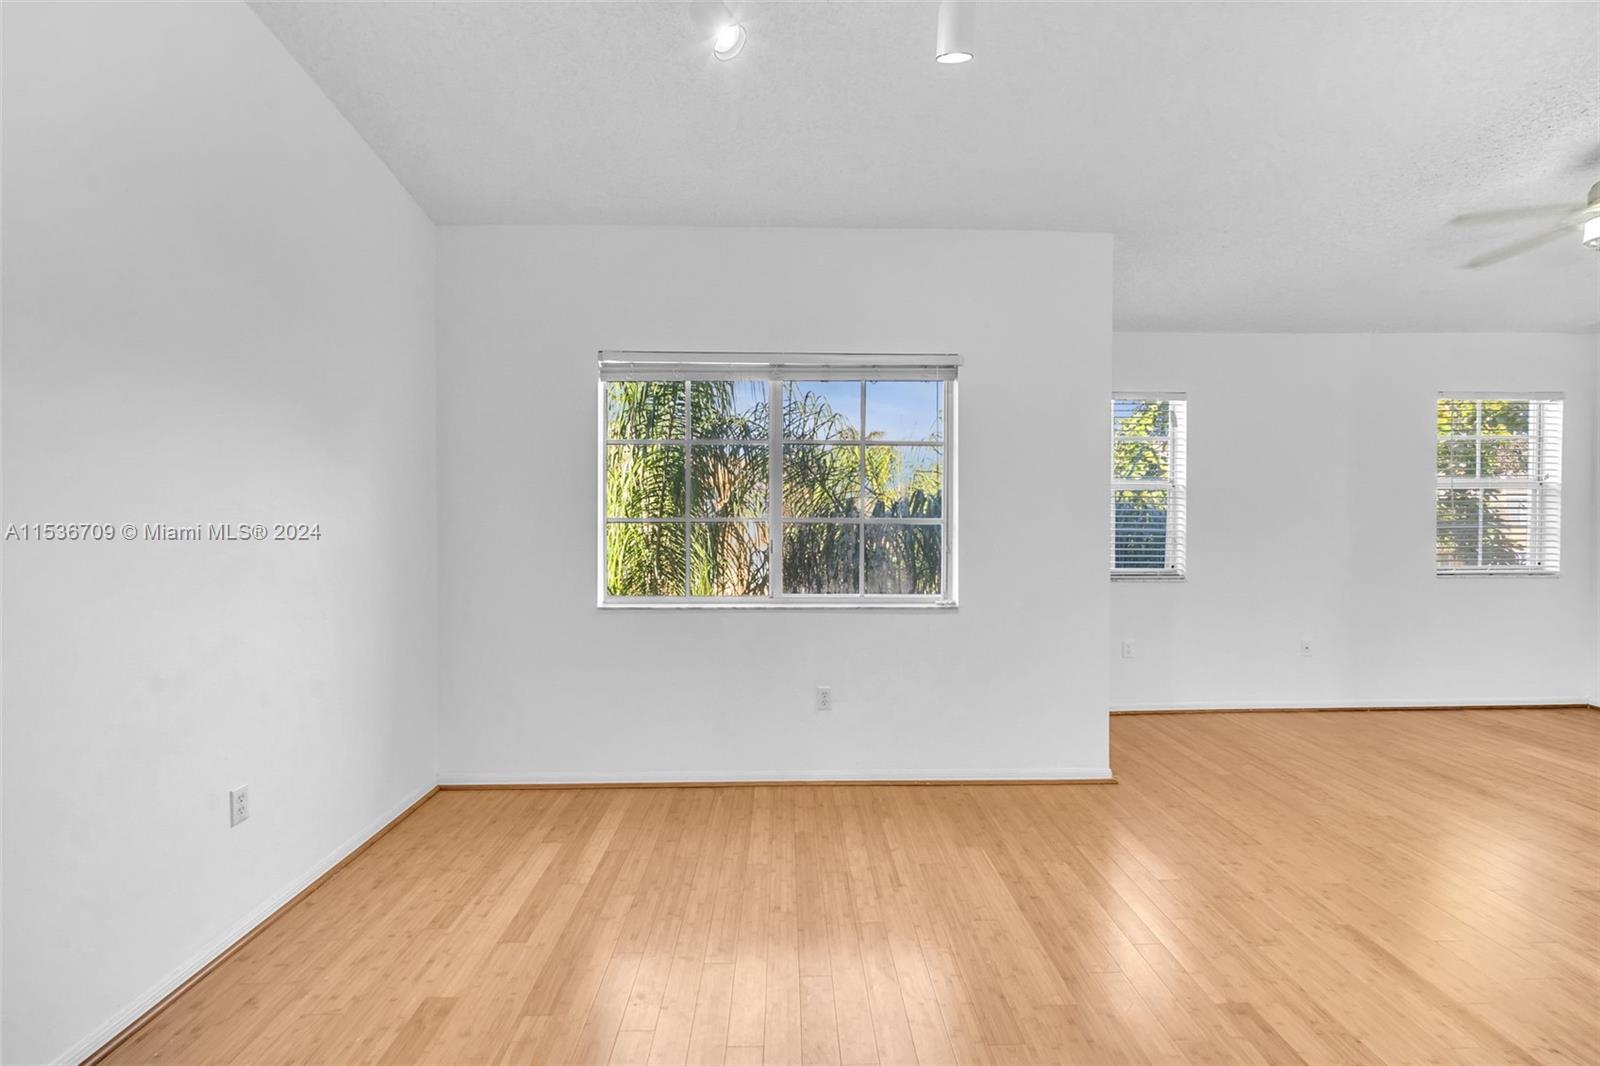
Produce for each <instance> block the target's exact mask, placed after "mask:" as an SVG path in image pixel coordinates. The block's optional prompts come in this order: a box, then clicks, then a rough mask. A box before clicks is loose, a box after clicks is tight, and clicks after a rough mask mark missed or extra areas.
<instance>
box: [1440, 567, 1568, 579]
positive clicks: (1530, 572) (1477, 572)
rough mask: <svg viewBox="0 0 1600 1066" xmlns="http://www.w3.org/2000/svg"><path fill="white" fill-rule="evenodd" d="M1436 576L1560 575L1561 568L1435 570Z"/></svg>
mask: <svg viewBox="0 0 1600 1066" xmlns="http://www.w3.org/2000/svg"><path fill="white" fill-rule="evenodd" d="M1434 576H1435V577H1560V576H1561V571H1559V570H1518V569H1514V568H1511V567H1506V568H1505V569H1501V570H1435V571H1434Z"/></svg>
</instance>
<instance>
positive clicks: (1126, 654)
mask: <svg viewBox="0 0 1600 1066" xmlns="http://www.w3.org/2000/svg"><path fill="white" fill-rule="evenodd" d="M1122 657H1123V658H1124V659H1131V658H1133V641H1131V640H1125V641H1123V642H1122Z"/></svg>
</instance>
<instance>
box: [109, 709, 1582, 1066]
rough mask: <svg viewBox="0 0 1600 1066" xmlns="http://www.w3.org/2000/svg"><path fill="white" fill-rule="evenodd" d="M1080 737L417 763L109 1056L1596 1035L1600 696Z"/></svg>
mask: <svg viewBox="0 0 1600 1066" xmlns="http://www.w3.org/2000/svg"><path fill="white" fill-rule="evenodd" d="M1112 737H1113V764H1112V765H1113V767H1114V768H1115V770H1116V773H1117V775H1118V777H1119V779H1120V784H1116V785H1095V786H1073V785H1004V786H848V785H831V786H789V787H717V788H653V789H639V788H633V789H582V790H522V791H509V790H508V791H470V792H441V793H439V794H438V795H436V796H435V797H433V798H432V799H431V800H429V801H428V802H426V803H425V804H423V805H422V806H421V807H420V808H418V810H417V811H416V812H415V813H414V814H413V815H411V817H410V818H408V819H407V820H406V821H404V822H403V823H401V824H400V825H399V826H398V827H396V828H395V830H394V831H393V832H391V833H389V834H388V835H387V836H385V837H383V838H382V839H381V840H379V841H378V842H377V843H376V844H374V845H373V847H372V848H370V849H369V850H368V851H367V852H366V853H365V854H363V855H361V856H360V857H359V858H357V859H356V860H355V861H354V862H352V863H351V864H350V865H349V866H347V867H346V868H345V869H343V870H341V871H340V872H339V873H337V874H336V875H335V876H333V877H332V878H330V879H329V880H328V881H327V882H326V883H325V884H324V885H323V886H322V887H321V888H319V889H318V890H317V891H315V892H314V893H312V894H311V895H310V896H308V897H307V898H306V899H305V900H304V901H303V902H301V903H300V904H298V905H297V906H295V907H294V908H293V909H291V910H290V911H289V912H288V913H286V914H285V915H284V916H283V917H282V918H280V919H279V920H278V921H277V922H275V923H274V924H273V925H272V926H271V927H270V928H268V929H267V930H266V931H264V932H263V934H262V935H261V936H259V937H257V938H256V939H255V940H254V941H252V942H251V943H250V944H248V945H247V946H246V947H245V948H244V949H242V950H241V951H240V952H239V953H237V954H236V955H235V956H234V957H233V958H231V959H229V960H228V961H226V962H225V963H224V964H223V965H221V966H220V967H218V968H217V969H216V970H215V971H213V972H212V973H211V974H210V975H208V976H207V977H206V978H204V979H203V980H202V981H200V982H199V983H198V984H196V985H195V986H194V987H193V988H192V989H191V990H189V991H188V992H186V993H185V994H184V995H183V996H182V997H180V998H179V999H178V1000H177V1001H176V1002H175V1003H174V1004H173V1005H172V1006H171V1007H170V1008H169V1009H168V1010H166V1011H165V1012H164V1013H162V1014H161V1015H159V1016H158V1017H157V1018H156V1019H155V1020H154V1021H153V1022H152V1023H151V1024H150V1025H149V1026H147V1027H146V1028H145V1029H143V1030H142V1031H140V1032H139V1033H138V1034H136V1035H135V1036H134V1037H133V1038H132V1039H130V1040H129V1041H128V1042H126V1043H124V1044H123V1045H122V1046H121V1047H119V1048H117V1049H116V1050H115V1051H114V1052H113V1054H112V1056H111V1057H110V1059H109V1061H111V1062H117V1063H136V1062H181V1063H229V1062H233V1063H253V1064H254V1063H263V1064H264V1063H614V1064H618V1066H624V1064H640V1066H653V1064H660V1063H685V1062H687V1063H723V1064H727V1066H737V1064H753V1063H768V1064H771V1063H782V1064H791V1063H792V1064H800V1066H806V1064H811V1063H818V1064H838V1066H863V1064H868V1063H896V1064H898V1063H926V1064H930V1066H931V1064H937V1063H1018V1064H1050V1063H1095V1064H1101V1063H1206V1064H1219V1063H1253V1064H1274V1066H1277V1064H1284V1063H1316V1064H1322V1063H1380V1062H1381V1063H1407V1064H1410V1063H1468V1064H1477V1063H1528V1062H1549V1063H1569V1064H1592V1063H1595V1062H1597V1061H1600V1010H1597V1007H1600V714H1597V713H1595V712H1593V711H1586V710H1556V711H1542V710H1525V711H1454V712H1399V713H1365V714H1234V715H1168V716H1160V717H1155V716H1152V717H1126V718H1115V719H1113V721H1112Z"/></svg>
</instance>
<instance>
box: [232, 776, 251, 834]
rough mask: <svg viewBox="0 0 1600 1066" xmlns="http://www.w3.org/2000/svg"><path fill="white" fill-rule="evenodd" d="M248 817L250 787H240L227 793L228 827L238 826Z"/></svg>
mask: <svg viewBox="0 0 1600 1066" xmlns="http://www.w3.org/2000/svg"><path fill="white" fill-rule="evenodd" d="M248 817H250V786H249V785H240V786H239V787H238V788H236V789H233V790H232V791H230V792H229V793H228V825H229V826H230V827H232V826H236V825H238V824H239V823H240V822H242V821H244V820H245V819H246V818H248Z"/></svg>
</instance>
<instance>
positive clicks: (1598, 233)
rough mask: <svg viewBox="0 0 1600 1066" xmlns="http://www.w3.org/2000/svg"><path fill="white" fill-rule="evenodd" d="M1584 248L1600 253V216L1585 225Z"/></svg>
mask: <svg viewBox="0 0 1600 1066" xmlns="http://www.w3.org/2000/svg"><path fill="white" fill-rule="evenodd" d="M1583 246H1584V247H1585V248H1593V249H1594V250H1595V251H1597V252H1600V215H1595V216H1594V217H1593V218H1591V219H1589V220H1588V221H1587V222H1585V223H1584V224H1583Z"/></svg>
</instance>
